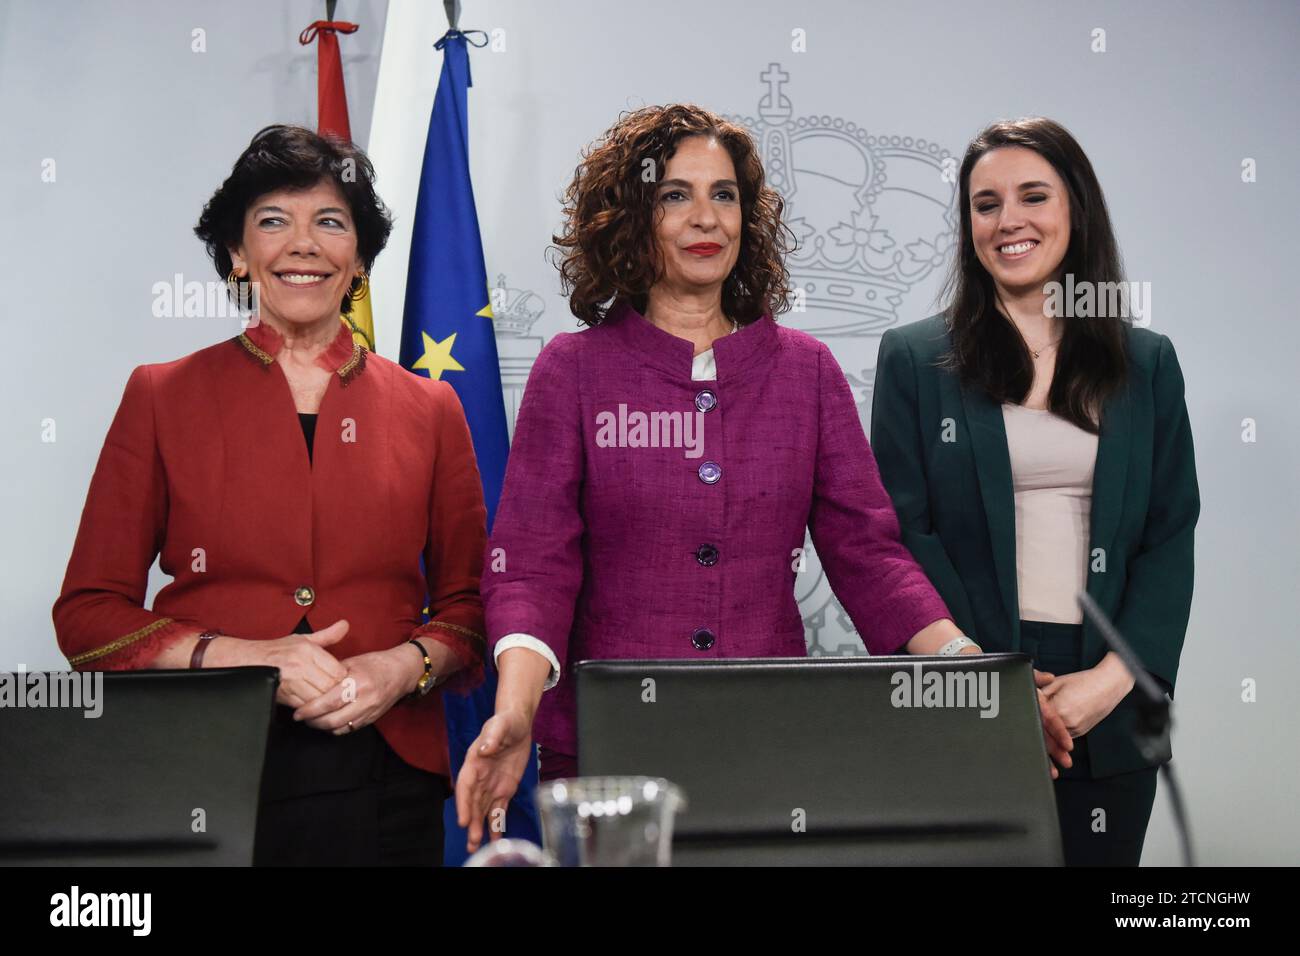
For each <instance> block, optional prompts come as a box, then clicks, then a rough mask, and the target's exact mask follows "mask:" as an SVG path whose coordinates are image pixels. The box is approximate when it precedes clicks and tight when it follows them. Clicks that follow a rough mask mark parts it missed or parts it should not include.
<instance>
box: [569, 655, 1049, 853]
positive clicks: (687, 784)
mask: <svg viewBox="0 0 1300 956" xmlns="http://www.w3.org/2000/svg"><path fill="white" fill-rule="evenodd" d="M577 680H578V685H577V691H578V740H579V748H578V749H579V753H578V766H579V770H580V772H581V773H582V774H583V775H591V776H596V775H607V774H615V775H622V774H644V775H648V776H662V777H666V778H667V779H668V780H671V781H672V782H673V783H675V784H677V785H678V786H680V787H682V789H683V790H684V791H685V795H686V799H687V801H688V803H689V809H688V810H687V811H686V812H685V813H683V814H681V815H680V816H679V817H678V818H677V821H676V831H675V837H674V843H673V862H674V865H690V864H722V865H755V864H758V865H764V864H769V865H800V864H805V865H807V864H811V865H908V864H956V865H1009V864H1038V865H1059V864H1060V863H1061V860H1062V857H1061V845H1060V833H1059V829H1058V824H1057V819H1056V808H1055V807H1056V805H1055V796H1054V793H1053V789H1052V782H1051V776H1050V769H1049V766H1048V758H1047V754H1046V751H1045V749H1044V745H1043V735H1042V730H1041V725H1040V722H1039V715H1038V702H1037V695H1036V693H1035V690H1034V682H1033V673H1032V668H1031V664H1030V660H1029V658H1028V657H1026V656H1025V655H1023V654H984V655H970V656H961V657H956V658H952V657H947V658H939V657H877V658H818V659H804V658H798V659H791V658H778V659H744V660H709V661H698V662H697V661H691V662H684V661H584V662H582V663H580V664H579V665H578V668H577ZM982 714H983V715H985V716H981V715H982Z"/></svg>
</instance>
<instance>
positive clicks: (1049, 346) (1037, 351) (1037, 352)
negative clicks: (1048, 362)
mask: <svg viewBox="0 0 1300 956" xmlns="http://www.w3.org/2000/svg"><path fill="white" fill-rule="evenodd" d="M1025 344H1026V345H1028V344H1029V343H1028V342H1026V343H1025ZM1060 344H1061V340H1060V339H1057V340H1056V341H1055V342H1049V343H1048V344H1047V345H1044V346H1043V347H1042V348H1037V349H1035V348H1031V349H1030V350H1029V351H1030V352H1031V353H1032V354H1033V356H1034V358H1038V356H1040V355H1042V354H1043V353H1044V352H1046V351H1047V350H1048V349H1054V348H1056V347H1057V346H1058V345H1060Z"/></svg>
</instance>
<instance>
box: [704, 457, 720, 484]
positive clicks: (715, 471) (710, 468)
mask: <svg viewBox="0 0 1300 956" xmlns="http://www.w3.org/2000/svg"><path fill="white" fill-rule="evenodd" d="M699 475H700V481H702V482H704V483H705V484H706V485H715V484H717V483H718V479H719V478H721V477H722V466H721V465H719V464H718V463H717V462H716V461H706V462H704V464H702V465H700V470H699Z"/></svg>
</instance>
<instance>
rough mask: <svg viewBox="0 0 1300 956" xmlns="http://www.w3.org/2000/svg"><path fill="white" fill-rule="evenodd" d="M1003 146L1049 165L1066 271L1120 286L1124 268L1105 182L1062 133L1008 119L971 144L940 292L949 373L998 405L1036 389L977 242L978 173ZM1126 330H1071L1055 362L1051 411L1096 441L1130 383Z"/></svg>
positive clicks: (1042, 121)
mask: <svg viewBox="0 0 1300 956" xmlns="http://www.w3.org/2000/svg"><path fill="white" fill-rule="evenodd" d="M1004 146H1023V147H1024V148H1026V149H1031V150H1033V151H1034V152H1035V153H1037V154H1038V155H1039V156H1041V157H1043V159H1045V160H1047V162H1049V163H1051V165H1052V168H1053V169H1055V170H1056V174H1057V175H1058V176H1060V177H1061V181H1062V182H1063V183H1064V184H1065V191H1066V193H1067V194H1068V197H1069V202H1070V243H1069V246H1068V248H1067V249H1066V252H1065V258H1064V260H1063V261H1062V271H1063V272H1067V273H1071V274H1073V275H1074V276H1076V277H1077V279H1078V280H1084V281H1087V282H1094V283H1103V282H1105V283H1113V282H1121V281H1123V278H1124V269H1123V264H1122V262H1121V260H1120V254H1119V244H1118V242H1116V240H1115V230H1114V228H1113V227H1112V226H1111V222H1110V213H1109V212H1108V211H1107V209H1106V198H1105V196H1104V195H1103V194H1102V191H1101V183H1100V182H1098V180H1097V174H1096V173H1095V172H1094V171H1093V168H1092V163H1090V162H1089V161H1088V156H1087V154H1086V153H1084V151H1083V148H1082V147H1081V146H1080V145H1079V143H1078V141H1077V140H1076V139H1075V138H1074V137H1073V136H1071V135H1070V132H1069V131H1068V130H1067V129H1066V128H1065V127H1064V126H1062V125H1061V124H1060V123H1056V122H1054V121H1052V120H1050V119H1047V118H1046V117H1042V116H1030V117H1025V118H1022V119H1017V120H1003V121H1001V122H997V123H994V124H992V125H991V126H988V127H986V128H985V129H984V130H982V131H981V132H980V134H979V135H978V136H976V137H975V138H974V139H973V140H971V143H970V145H969V146H968V147H967V148H966V155H965V157H964V158H963V159H962V164H961V171H960V173H959V174H958V184H959V199H958V207H959V208H958V213H959V215H960V225H959V226H958V230H957V232H958V234H957V243H956V250H957V251H956V255H955V256H954V258H953V260H952V267H951V271H950V272H949V273H948V278H947V281H946V283H945V284H944V287H943V289H942V291H941V293H940V295H941V296H942V297H944V298H946V299H947V306H946V308H945V309H944V314H945V317H946V319H947V322H948V328H949V331H950V332H951V336H952V351H951V352H950V353H949V354H948V355H947V356H946V359H945V362H944V364H945V366H946V367H948V368H951V369H955V370H956V371H957V372H958V374H959V376H960V378H961V380H962V382H963V383H965V384H971V385H976V386H979V387H981V388H983V389H984V390H985V391H986V392H987V393H988V394H989V396H990V397H991V398H992V399H993V400H994V401H995V402H997V403H998V404H1002V403H1003V402H1014V403H1015V404H1020V403H1022V402H1023V401H1024V400H1025V396H1026V395H1028V394H1029V388H1030V386H1031V385H1032V384H1033V380H1034V366H1033V362H1032V361H1031V359H1030V357H1029V348H1028V346H1026V345H1025V341H1024V339H1023V338H1021V336H1020V334H1019V333H1018V332H1017V331H1016V330H1015V328H1014V327H1013V326H1012V324H1011V323H1010V322H1009V321H1007V320H1005V319H1003V318H1002V316H1001V315H1000V314H999V313H998V311H997V308H996V306H995V304H994V300H995V294H996V293H995V289H994V285H993V277H992V276H990V275H989V273H988V270H986V269H985V268H984V265H983V263H981V262H980V261H979V257H978V256H977V255H976V253H975V243H974V241H973V239H972V238H971V212H970V176H971V169H972V168H973V167H974V165H975V163H976V162H977V161H978V160H979V158H980V157H981V156H983V155H984V154H985V153H987V152H989V151H990V150H993V149H1000V148H1001V147H1004ZM1125 325H1126V322H1125V321H1124V320H1123V319H1122V318H1120V317H1118V316H1102V317H1099V318H1090V319H1087V320H1086V321H1077V322H1075V321H1071V322H1067V323H1066V324H1065V330H1064V336H1063V338H1062V339H1061V346H1060V348H1059V350H1058V351H1057V353H1056V374H1055V375H1053V376H1052V387H1051V390H1050V392H1049V393H1048V396H1047V407H1048V408H1049V409H1050V410H1051V411H1053V412H1055V413H1056V414H1057V415H1059V416H1061V417H1062V418H1064V419H1066V420H1067V421H1070V422H1072V423H1074V424H1075V425H1077V426H1078V427H1079V428H1082V429H1083V430H1084V431H1088V432H1091V433H1092V434H1094V435H1095V434H1097V432H1098V424H1097V420H1096V417H1094V416H1099V415H1100V412H1101V406H1102V404H1103V403H1104V402H1105V401H1106V399H1107V398H1108V397H1109V396H1111V395H1112V394H1114V393H1115V392H1117V391H1118V390H1119V389H1120V387H1121V386H1122V385H1123V383H1124V380H1125V378H1126V376H1127V350H1126V345H1125V342H1126V332H1125Z"/></svg>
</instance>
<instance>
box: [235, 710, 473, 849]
mask: <svg viewBox="0 0 1300 956" xmlns="http://www.w3.org/2000/svg"><path fill="white" fill-rule="evenodd" d="M450 795H451V787H450V786H449V783H448V780H447V778H446V777H444V776H442V775H441V774H435V773H428V772H427V771H424V770H420V769H419V768H417V767H412V766H411V765H410V764H408V763H407V762H406V761H404V760H403V759H402V758H401V757H399V756H398V755H397V754H396V753H395V752H394V751H393V749H392V748H391V747H390V746H389V745H388V743H387V742H386V741H385V740H384V738H383V735H382V734H380V733H379V731H378V730H376V729H375V728H374V727H362V728H361V729H359V730H357V731H355V732H353V733H349V734H343V735H342V736H337V737H336V736H334V735H333V734H331V733H329V732H328V731H321V730H316V729H314V728H311V727H308V726H307V725H305V724H302V723H297V722H295V721H294V719H293V709H292V708H290V707H285V706H281V705H277V706H276V708H275V716H274V718H273V720H272V723H271V730H270V735H269V737H268V740H267V753H266V763H265V765H264V767H263V771H262V790H261V798H260V801H259V806H258V816H257V834H256V837H255V840H254V849H253V865H254V866H440V865H441V864H442V850H443V824H442V813H443V804H444V803H445V801H446V800H447V798H448V797H449V796H450Z"/></svg>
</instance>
